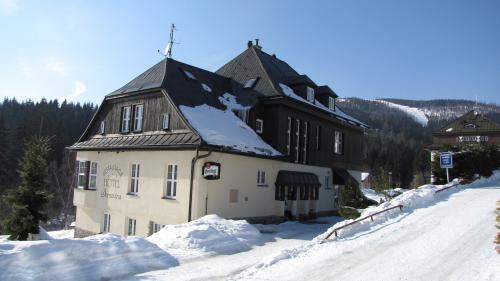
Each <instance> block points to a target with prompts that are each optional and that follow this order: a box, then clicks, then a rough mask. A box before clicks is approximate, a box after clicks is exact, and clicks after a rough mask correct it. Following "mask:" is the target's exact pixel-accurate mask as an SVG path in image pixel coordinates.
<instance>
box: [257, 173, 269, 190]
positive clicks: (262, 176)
mask: <svg viewBox="0 0 500 281" xmlns="http://www.w3.org/2000/svg"><path fill="white" fill-rule="evenodd" d="M257 185H258V186H267V179H266V171H262V170H258V171H257Z"/></svg>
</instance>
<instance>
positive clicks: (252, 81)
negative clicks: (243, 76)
mask: <svg viewBox="0 0 500 281" xmlns="http://www.w3.org/2000/svg"><path fill="white" fill-rule="evenodd" d="M257 79H258V78H252V79H248V80H247V82H246V83H245V85H244V86H243V88H245V89H251V88H253V87H254V86H255V83H256V82H257Z"/></svg>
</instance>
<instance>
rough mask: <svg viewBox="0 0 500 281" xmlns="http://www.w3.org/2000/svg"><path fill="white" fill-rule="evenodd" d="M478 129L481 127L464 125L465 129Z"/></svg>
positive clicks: (470, 124)
mask: <svg viewBox="0 0 500 281" xmlns="http://www.w3.org/2000/svg"><path fill="white" fill-rule="evenodd" d="M478 127H479V126H478V125H476V124H472V123H469V124H466V125H464V128H466V129H475V128H478Z"/></svg>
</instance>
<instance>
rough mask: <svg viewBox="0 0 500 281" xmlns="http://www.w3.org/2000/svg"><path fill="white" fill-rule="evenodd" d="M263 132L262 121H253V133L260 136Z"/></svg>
mask: <svg viewBox="0 0 500 281" xmlns="http://www.w3.org/2000/svg"><path fill="white" fill-rule="evenodd" d="M263 131H264V121H262V119H255V132H257V133H259V134H262V132H263Z"/></svg>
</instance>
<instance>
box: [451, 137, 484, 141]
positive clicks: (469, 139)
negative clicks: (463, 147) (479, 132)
mask: <svg viewBox="0 0 500 281" xmlns="http://www.w3.org/2000/svg"><path fill="white" fill-rule="evenodd" d="M457 142H488V136H458V137H457Z"/></svg>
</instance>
